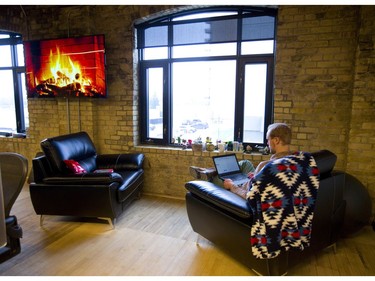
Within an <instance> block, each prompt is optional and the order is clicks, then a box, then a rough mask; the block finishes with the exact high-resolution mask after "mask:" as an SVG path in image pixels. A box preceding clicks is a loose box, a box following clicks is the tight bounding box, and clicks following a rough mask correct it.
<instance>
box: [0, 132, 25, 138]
mask: <svg viewBox="0 0 375 281" xmlns="http://www.w3.org/2000/svg"><path fill="white" fill-rule="evenodd" d="M0 138H9V139H25V138H26V134H23V133H10V132H0Z"/></svg>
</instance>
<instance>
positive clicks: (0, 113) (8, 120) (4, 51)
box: [0, 31, 29, 136]
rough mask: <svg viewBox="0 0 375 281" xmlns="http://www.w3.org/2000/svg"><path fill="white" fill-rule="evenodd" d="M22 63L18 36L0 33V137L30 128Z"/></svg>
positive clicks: (22, 132) (21, 45)
mask: <svg viewBox="0 0 375 281" xmlns="http://www.w3.org/2000/svg"><path fill="white" fill-rule="evenodd" d="M24 64H25V61H24V53H23V42H22V37H21V35H20V34H16V33H10V32H3V31H0V85H1V92H0V135H3V136H4V135H5V136H12V135H13V134H15V135H18V136H19V135H21V136H22V135H23V134H24V133H25V132H26V128H28V126H29V122H28V120H29V118H28V110H27V98H26V83H25V66H24Z"/></svg>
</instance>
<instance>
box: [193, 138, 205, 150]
mask: <svg viewBox="0 0 375 281" xmlns="http://www.w3.org/2000/svg"><path fill="white" fill-rule="evenodd" d="M191 149H192V150H193V151H203V143H202V139H201V137H199V138H197V139H195V140H194V141H193V144H192V146H191Z"/></svg>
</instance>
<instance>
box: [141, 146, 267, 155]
mask: <svg viewBox="0 0 375 281" xmlns="http://www.w3.org/2000/svg"><path fill="white" fill-rule="evenodd" d="M135 149H139V150H142V151H145V152H151V151H152V150H167V151H181V152H185V153H188V154H192V155H202V154H209V153H213V154H225V153H236V154H244V155H253V156H268V155H269V154H263V153H261V152H258V151H252V152H250V153H247V152H242V151H230V150H225V151H224V152H219V151H218V150H214V151H207V150H203V151H193V150H192V149H191V148H185V149H183V148H182V147H178V146H161V145H160V146H159V145H142V144H141V145H136V146H135Z"/></svg>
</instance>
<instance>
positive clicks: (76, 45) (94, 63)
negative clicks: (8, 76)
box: [24, 35, 107, 98]
mask: <svg viewBox="0 0 375 281" xmlns="http://www.w3.org/2000/svg"><path fill="white" fill-rule="evenodd" d="M24 52H25V66H26V87H27V96H28V98H51V97H52V98H54V97H91V98H105V97H107V84H106V75H105V73H106V66H105V44H104V35H90V36H81V37H74V38H73V37H72V38H59V39H43V40H31V41H25V42H24Z"/></svg>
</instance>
